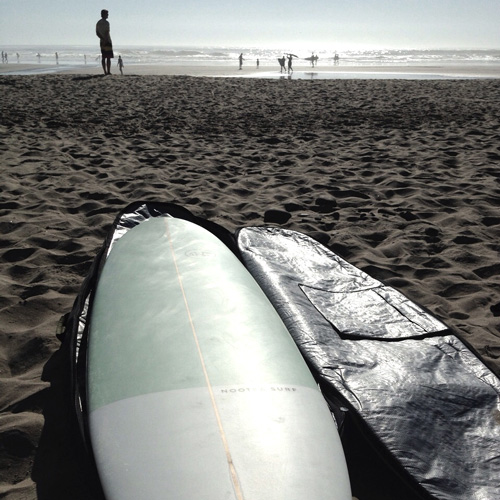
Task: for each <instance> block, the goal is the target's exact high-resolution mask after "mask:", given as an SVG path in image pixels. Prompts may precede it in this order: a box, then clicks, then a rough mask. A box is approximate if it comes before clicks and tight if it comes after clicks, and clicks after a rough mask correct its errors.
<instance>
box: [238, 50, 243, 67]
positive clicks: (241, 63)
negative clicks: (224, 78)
mask: <svg viewBox="0 0 500 500" xmlns="http://www.w3.org/2000/svg"><path fill="white" fill-rule="evenodd" d="M238 59H239V61H240V69H241V68H242V67H243V52H242V53H241V54H240V57H238Z"/></svg>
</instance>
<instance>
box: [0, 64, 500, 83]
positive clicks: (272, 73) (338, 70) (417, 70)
mask: <svg viewBox="0 0 500 500" xmlns="http://www.w3.org/2000/svg"><path fill="white" fill-rule="evenodd" d="M112 68H113V69H112V72H113V75H114V76H121V75H120V72H119V70H118V68H117V67H116V64H115V65H113V66H112ZM42 74H70V75H96V76H98V75H102V69H101V67H100V66H97V65H85V66H83V65H82V66H69V65H68V66H66V65H55V64H15V63H13V64H3V65H1V66H0V75H2V76H22V75H26V76H28V75H42ZM113 75H112V76H113ZM143 75H165V76H174V75H175V76H198V77H240V78H263V79H268V78H270V79H273V78H290V79H294V78H295V79H318V80H320V79H359V78H360V79H428V80H433V79H436V80H442V79H484V78H489V79H491V78H492V79H496V78H500V64H498V65H497V64H461V65H430V64H427V65H377V66H376V65H373V66H372V65H366V66H354V65H352V66H347V65H345V66H342V65H338V66H321V65H320V66H316V67H314V68H313V67H311V66H310V65H307V64H296V65H294V71H293V73H292V74H291V75H289V74H287V73H280V72H279V70H278V68H277V67H276V66H271V65H262V66H261V67H260V68H259V69H257V68H256V67H251V66H250V65H246V66H243V69H242V70H238V68H237V67H236V65H235V66H229V65H227V66H226V65H179V64H177V65H174V64H130V65H126V66H125V68H124V75H123V76H143Z"/></svg>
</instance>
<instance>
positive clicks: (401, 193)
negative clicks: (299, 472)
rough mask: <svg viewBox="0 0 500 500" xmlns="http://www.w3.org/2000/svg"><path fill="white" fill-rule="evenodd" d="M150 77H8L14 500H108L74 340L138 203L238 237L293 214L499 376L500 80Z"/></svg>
mask: <svg viewBox="0 0 500 500" xmlns="http://www.w3.org/2000/svg"><path fill="white" fill-rule="evenodd" d="M10 66H14V65H10ZM3 69H4V67H3V68H2V70H3ZM135 69H136V71H134V73H133V72H132V70H130V71H129V69H128V68H126V69H125V71H126V75H125V76H123V77H121V76H118V75H113V76H111V77H104V76H101V75H100V73H99V72H98V71H97V70H96V69H95V68H93V69H92V70H89V71H76V72H64V73H59V74H54V75H31V76H9V75H8V74H5V72H4V74H3V75H1V76H0V86H1V89H2V99H1V110H0V111H1V112H0V134H1V138H2V140H1V142H0V158H1V168H2V185H1V199H0V233H1V238H0V244H1V249H0V266H1V267H0V280H1V281H0V287H1V294H0V370H1V371H0V373H1V374H0V377H1V378H0V380H1V386H2V387H1V391H0V407H1V413H0V498H4V499H7V500H21V499H23V500H27V499H51V500H58V499H61V500H62V499H65V500H67V499H74V500H79V499H81V500H90V499H95V498H96V496H95V492H94V491H93V490H92V485H91V482H90V481H89V477H88V474H87V473H86V471H85V470H83V469H81V468H80V465H81V463H80V461H79V458H78V455H77V453H76V447H75V436H74V430H73V428H72V427H71V426H70V425H69V421H70V419H69V417H68V412H69V402H68V401H66V400H65V398H64V393H63V386H64V380H65V377H67V376H68V374H67V373H66V372H65V365H64V360H63V359H62V356H61V353H60V351H59V346H60V343H59V341H58V339H57V338H56V336H55V330H56V325H57V322H58V320H59V318H60V316H61V315H62V314H64V313H66V312H68V311H69V310H70V309H71V306H72V303H73V301H74V299H75V297H76V294H77V292H78V290H79V288H80V285H81V283H82V281H83V279H84V277H85V275H86V273H87V271H88V269H89V266H90V264H91V262H92V260H93V258H94V256H95V255H96V253H97V251H98V249H99V248H100V246H101V244H102V242H103V239H104V237H105V235H106V231H107V229H108V228H109V226H110V224H111V222H112V221H113V219H114V217H115V216H116V214H117V213H118V212H119V211H120V210H121V209H122V208H124V207H125V206H126V205H128V204H129V203H130V202H133V201H137V200H151V201H167V202H174V203H178V204H180V205H182V206H184V207H186V208H188V209H189V210H191V211H192V212H193V213H195V214H196V215H199V216H203V217H205V218H208V219H210V220H212V221H214V222H217V223H219V224H221V225H223V226H224V227H226V228H227V229H229V230H234V229H236V228H238V227H242V226H251V225H262V224H273V223H275V222H273V220H274V219H273V218H270V212H269V211H271V210H277V211H279V212H282V214H283V215H284V217H283V219H286V220H287V222H286V223H284V224H283V227H288V228H290V229H294V230H297V231H301V232H303V233H306V234H308V235H311V236H313V237H315V238H317V239H319V240H320V241H321V242H323V243H324V244H326V245H327V246H329V247H330V248H331V249H333V250H334V251H335V252H337V253H338V254H340V255H341V256H342V257H344V258H345V259H347V260H348V261H349V262H351V263H352V264H354V265H356V266H358V267H360V268H361V269H363V270H364V271H366V272H368V273H369V274H371V275H372V276H374V277H375V278H378V279H381V280H382V281H384V282H386V283H387V284H389V285H392V286H394V287H395V288H396V289H398V290H400V291H401V292H403V293H404V294H406V295H407V296H409V297H410V298H411V299H413V300H414V301H416V302H418V303H419V304H421V305H423V306H425V307H427V308H428V309H429V310H430V311H431V312H433V313H434V314H435V315H436V316H437V317H438V318H440V319H441V320H443V321H444V322H445V323H447V324H448V325H449V326H450V327H452V328H453V329H454V330H455V331H456V334H457V335H458V336H459V337H460V338H461V339H462V340H464V341H465V342H466V343H467V344H468V345H469V346H471V348H472V349H473V350H474V352H476V353H477V355H478V356H480V357H481V359H482V360H483V361H484V363H485V364H486V365H487V366H488V367H489V368H490V369H491V370H493V371H494V373H496V375H497V376H499V375H500V263H499V252H500V243H499V241H500V213H499V206H500V118H499V117H500V79H488V78H476V79H462V80H425V79H424V80H421V79H415V80H412V79H410V80H408V79H404V80H401V79H360V78H358V79H322V80H313V81H308V80H299V79H297V80H294V79H291V80H289V79H287V78H285V79H264V78H212V77H210V75H205V76H204V77H200V76H199V75H200V73H198V76H196V75H194V76H193V75H191V76H188V75H187V74H183V75H179V74H177V76H175V75H169V74H167V73H168V72H167V70H165V69H164V70H162V72H160V73H161V74H159V73H158V74H152V71H151V68H148V69H143V70H140V69H139V68H135ZM306 70H307V69H306V68H305V69H304V71H306ZM117 71H118V70H117V69H115V73H116V72H117ZM177 71H178V70H177ZM422 71H425V68H424V69H422ZM132 73H133V74H132ZM183 73H186V72H183ZM203 74H204V73H203ZM234 74H236V75H237V74H238V71H237V69H236V71H235V69H234V68H232V69H231V74H222V75H221V74H220V72H219V73H217V76H236V75H234ZM249 74H250V71H249ZM214 76H215V75H214ZM449 76H453V75H449ZM483 76H485V77H487V76H490V77H492V76H494V75H486V74H484V75H483ZM271 213H272V212H271ZM360 500H364V499H362V498H361V499H360Z"/></svg>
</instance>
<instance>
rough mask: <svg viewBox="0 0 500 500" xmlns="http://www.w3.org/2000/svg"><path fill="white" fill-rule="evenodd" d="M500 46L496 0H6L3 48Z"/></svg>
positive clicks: (0, 10)
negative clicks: (102, 33) (105, 40)
mask: <svg viewBox="0 0 500 500" xmlns="http://www.w3.org/2000/svg"><path fill="white" fill-rule="evenodd" d="M102 8H105V9H108V10H109V22H110V24H111V37H112V39H113V44H114V46H116V47H119V46H129V45H158V46H167V47H179V46H197V45H203V46H214V47H216V46H217V47H264V48H275V47H281V46H287V47H301V48H304V49H305V48H306V47H307V50H318V49H320V48H325V47H334V48H335V49H338V50H341V49H358V48H363V49H366V48H374V49H383V48H396V49H397V48H401V49H411V48H417V49H420V48H442V49H454V48H456V49H463V48H474V49H478V48H479V49H480V48H484V49H487V48H492V49H500V0H342V1H341V0H306V1H304V0H302V1H299V0H175V1H174V0H102V1H96V0H0V47H1V46H13V45H31V46H33V45H34V46H36V45H62V46H64V45H98V40H97V37H96V35H95V23H96V22H97V21H98V20H99V18H100V12H101V9H102Z"/></svg>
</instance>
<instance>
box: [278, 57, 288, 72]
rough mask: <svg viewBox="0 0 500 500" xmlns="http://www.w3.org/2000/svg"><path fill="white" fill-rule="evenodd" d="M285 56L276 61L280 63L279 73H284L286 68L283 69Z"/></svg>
mask: <svg viewBox="0 0 500 500" xmlns="http://www.w3.org/2000/svg"><path fill="white" fill-rule="evenodd" d="M285 61H286V59H285V56H283V57H282V58H280V59H278V62H279V63H280V73H283V71H285V72H286V68H285Z"/></svg>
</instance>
